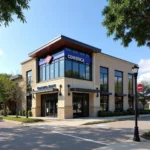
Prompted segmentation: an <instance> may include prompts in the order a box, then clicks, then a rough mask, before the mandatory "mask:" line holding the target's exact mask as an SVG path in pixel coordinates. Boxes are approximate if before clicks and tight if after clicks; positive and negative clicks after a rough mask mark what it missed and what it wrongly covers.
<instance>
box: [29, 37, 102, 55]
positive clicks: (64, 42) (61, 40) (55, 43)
mask: <svg viewBox="0 0 150 150" xmlns="http://www.w3.org/2000/svg"><path fill="white" fill-rule="evenodd" d="M64 46H66V47H67V46H68V47H70V48H73V49H78V50H81V51H83V52H88V53H93V52H95V53H101V49H99V48H96V47H93V46H91V45H88V44H85V43H82V42H80V41H77V40H74V39H71V38H69V37H66V36H64V35H60V36H58V37H56V38H55V39H53V40H51V41H50V42H48V43H47V44H45V45H43V46H42V47H40V48H38V49H36V50H35V51H33V52H31V53H29V57H37V56H41V55H46V54H47V53H49V52H52V51H55V50H56V49H58V48H61V47H64Z"/></svg>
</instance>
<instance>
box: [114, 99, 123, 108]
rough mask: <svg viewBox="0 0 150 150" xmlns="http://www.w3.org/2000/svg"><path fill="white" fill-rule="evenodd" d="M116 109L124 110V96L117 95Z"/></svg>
mask: <svg viewBox="0 0 150 150" xmlns="http://www.w3.org/2000/svg"><path fill="white" fill-rule="evenodd" d="M115 110H116V111H122V110H123V97H115Z"/></svg>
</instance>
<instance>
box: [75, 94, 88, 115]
mask: <svg viewBox="0 0 150 150" xmlns="http://www.w3.org/2000/svg"><path fill="white" fill-rule="evenodd" d="M88 116H89V94H85V93H73V117H74V118H77V117H88Z"/></svg>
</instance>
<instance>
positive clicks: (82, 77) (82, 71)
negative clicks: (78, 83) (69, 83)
mask: <svg viewBox="0 0 150 150" xmlns="http://www.w3.org/2000/svg"><path fill="white" fill-rule="evenodd" d="M79 66H80V67H79V68H80V71H79V73H80V78H81V79H85V65H84V64H79Z"/></svg>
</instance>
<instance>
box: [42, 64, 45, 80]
mask: <svg viewBox="0 0 150 150" xmlns="http://www.w3.org/2000/svg"><path fill="white" fill-rule="evenodd" d="M42 74H43V75H42V77H43V79H42V81H45V65H43V72H42Z"/></svg>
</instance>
